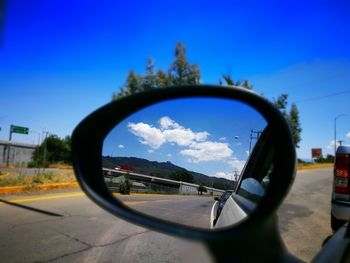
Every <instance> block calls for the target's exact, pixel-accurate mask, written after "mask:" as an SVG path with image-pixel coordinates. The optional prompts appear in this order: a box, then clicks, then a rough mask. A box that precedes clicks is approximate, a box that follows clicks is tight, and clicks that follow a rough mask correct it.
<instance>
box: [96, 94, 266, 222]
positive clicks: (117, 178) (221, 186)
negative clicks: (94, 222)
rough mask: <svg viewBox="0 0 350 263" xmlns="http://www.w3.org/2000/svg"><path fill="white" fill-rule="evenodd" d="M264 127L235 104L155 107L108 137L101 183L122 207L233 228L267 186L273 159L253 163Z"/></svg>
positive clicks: (214, 101)
mask: <svg viewBox="0 0 350 263" xmlns="http://www.w3.org/2000/svg"><path fill="white" fill-rule="evenodd" d="M266 127H267V123H266V120H265V119H264V118H263V117H262V116H261V114H259V113H258V112H257V111H256V110H255V109H253V108H251V107H250V106H247V105H245V104H243V103H241V102H238V101H232V100H227V99H218V98H186V99H176V100H170V101H165V102H161V103H158V104H154V105H152V106H149V107H147V108H144V109H142V110H140V111H138V112H136V113H134V114H132V115H130V116H129V117H127V118H126V119H124V120H123V121H122V122H120V123H119V124H118V125H117V126H116V127H115V128H114V129H112V130H111V131H110V133H109V134H108V136H107V137H106V138H105V140H104V144H103V152H102V155H103V156H102V166H103V175H104V180H105V183H106V185H107V187H108V189H109V190H110V191H111V193H112V194H113V195H114V196H115V197H116V198H118V199H119V200H120V201H122V202H123V203H124V204H125V205H127V206H129V207H130V208H132V209H134V210H137V211H139V212H142V213H145V214H148V215H150V216H153V217H157V218H161V219H164V220H168V221H172V222H176V223H179V224H183V225H188V226H192V227H197V228H207V229H210V228H214V229H215V228H220V227H225V226H229V225H232V224H236V223H238V222H239V221H241V220H243V219H244V218H245V217H247V216H248V215H249V213H251V212H252V211H253V210H254V208H255V207H256V205H257V204H258V202H259V201H260V200H261V198H262V197H263V196H264V193H265V189H266V187H267V185H268V182H269V178H268V177H269V172H271V162H266V161H260V162H259V161H258V160H259V156H260V159H264V158H262V157H261V156H263V154H264V152H263V150H262V149H263V145H264V143H262V142H261V141H264V140H262V139H263V137H264V134H266V130H268V129H266ZM265 137H268V136H265ZM259 145H260V146H259ZM259 147H260V148H261V149H260V150H259V151H255V150H254V151H253V149H254V148H259ZM255 152H258V153H259V154H255ZM265 156H267V155H265ZM252 158H254V162H253V161H249V160H252ZM271 160H272V159H271ZM248 161H249V162H248ZM246 163H248V164H247V165H246ZM250 163H252V165H250ZM257 171H259V172H257Z"/></svg>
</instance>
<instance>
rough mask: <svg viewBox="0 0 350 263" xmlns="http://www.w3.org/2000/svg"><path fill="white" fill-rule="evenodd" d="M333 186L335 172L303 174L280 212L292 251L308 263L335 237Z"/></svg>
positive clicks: (298, 177) (282, 230) (283, 235)
mask: <svg viewBox="0 0 350 263" xmlns="http://www.w3.org/2000/svg"><path fill="white" fill-rule="evenodd" d="M332 183H333V172H332V169H331V168H327V169H319V170H309V171H307V170H306V171H302V172H299V173H298V174H297V177H296V179H295V182H294V184H293V186H292V189H291V190H290V192H289V194H288V196H287V198H286V199H285V200H284V202H283V204H282V206H281V207H280V209H279V212H278V218H279V228H280V231H281V233H282V238H283V240H284V242H285V244H286V246H287V248H288V250H289V251H290V252H291V253H292V254H294V255H297V256H298V257H299V258H300V259H302V260H304V261H306V262H310V261H311V259H312V258H313V257H314V256H315V255H316V254H317V252H318V251H319V250H320V249H321V247H322V243H323V242H324V240H325V239H326V238H327V237H329V236H330V235H331V234H332V230H331V227H330V210H331V193H332Z"/></svg>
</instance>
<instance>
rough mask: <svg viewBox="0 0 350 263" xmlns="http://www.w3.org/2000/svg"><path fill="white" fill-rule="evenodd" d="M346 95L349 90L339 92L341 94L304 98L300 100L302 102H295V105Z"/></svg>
mask: <svg viewBox="0 0 350 263" xmlns="http://www.w3.org/2000/svg"><path fill="white" fill-rule="evenodd" d="M347 93H350V90H344V91H341V92H336V93H330V94H328V95H321V96H315V97H310V98H306V99H302V100H297V101H296V102H295V103H300V102H308V101H314V100H320V99H326V98H329V97H334V96H339V95H343V94H347Z"/></svg>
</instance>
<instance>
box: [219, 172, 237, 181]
mask: <svg viewBox="0 0 350 263" xmlns="http://www.w3.org/2000/svg"><path fill="white" fill-rule="evenodd" d="M215 176H216V177H221V178H225V179H227V180H234V173H225V172H217V173H216V174H215Z"/></svg>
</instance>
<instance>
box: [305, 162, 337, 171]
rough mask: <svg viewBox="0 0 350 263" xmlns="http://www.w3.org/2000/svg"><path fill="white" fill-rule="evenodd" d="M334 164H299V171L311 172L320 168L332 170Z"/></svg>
mask: <svg viewBox="0 0 350 263" xmlns="http://www.w3.org/2000/svg"><path fill="white" fill-rule="evenodd" d="M331 167H333V163H299V164H298V170H311V169H320V168H331Z"/></svg>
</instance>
